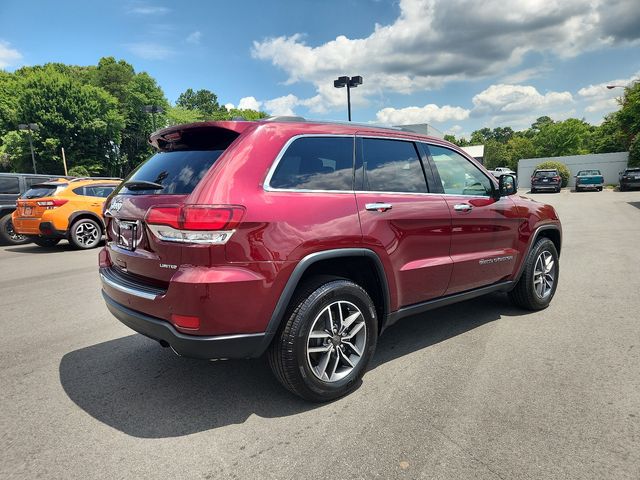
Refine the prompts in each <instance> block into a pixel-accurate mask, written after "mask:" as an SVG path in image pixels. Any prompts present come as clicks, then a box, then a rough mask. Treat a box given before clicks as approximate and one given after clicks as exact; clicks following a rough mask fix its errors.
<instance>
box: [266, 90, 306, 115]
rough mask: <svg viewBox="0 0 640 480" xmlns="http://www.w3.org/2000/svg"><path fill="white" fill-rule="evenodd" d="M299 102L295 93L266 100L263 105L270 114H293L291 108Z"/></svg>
mask: <svg viewBox="0 0 640 480" xmlns="http://www.w3.org/2000/svg"><path fill="white" fill-rule="evenodd" d="M299 104H300V100H299V99H298V97H296V96H295V95H292V94H289V95H285V96H283V97H278V98H274V99H271V100H266V101H265V102H264V107H265V109H266V111H267V113H269V114H271V115H276V116H277V115H295V112H294V111H293V108H294V107H295V106H297V105H299Z"/></svg>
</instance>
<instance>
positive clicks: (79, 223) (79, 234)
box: [69, 218, 102, 250]
mask: <svg viewBox="0 0 640 480" xmlns="http://www.w3.org/2000/svg"><path fill="white" fill-rule="evenodd" d="M101 238H102V227H101V226H100V225H99V224H98V222H96V221H95V220H93V219H91V218H81V219H80V220H76V221H75V222H74V223H73V225H71V228H70V229H69V243H71V245H72V246H73V247H74V248H78V249H82V250H86V249H89V248H94V247H97V246H98V243H100V239H101Z"/></svg>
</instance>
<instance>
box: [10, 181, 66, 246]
mask: <svg viewBox="0 0 640 480" xmlns="http://www.w3.org/2000/svg"><path fill="white" fill-rule="evenodd" d="M54 178H58V177H55V176H52V175H34V174H31V173H0V244H3V243H4V244H9V245H20V244H23V243H27V242H29V241H30V240H29V239H28V238H27V237H25V236H24V235H20V234H19V233H16V231H15V230H14V228H13V222H12V221H11V214H12V213H13V212H14V211H15V209H16V200H17V199H18V197H19V196H20V195H22V194H23V193H24V192H26V191H27V190H29V189H30V188H31V186H32V185H34V184H36V183H41V182H46V181H47V180H52V179H54Z"/></svg>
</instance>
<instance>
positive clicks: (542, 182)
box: [531, 169, 562, 193]
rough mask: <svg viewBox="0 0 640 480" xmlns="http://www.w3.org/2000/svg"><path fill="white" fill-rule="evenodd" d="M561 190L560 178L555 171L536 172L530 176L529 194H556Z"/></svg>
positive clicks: (558, 173)
mask: <svg viewBox="0 0 640 480" xmlns="http://www.w3.org/2000/svg"><path fill="white" fill-rule="evenodd" d="M561 189H562V177H561V176H560V172H558V170H556V169H545V170H536V171H534V172H533V175H532V176H531V193H535V192H538V191H540V190H543V191H544V190H547V191H549V190H550V191H552V192H556V193H558V192H559V191H560V190H561Z"/></svg>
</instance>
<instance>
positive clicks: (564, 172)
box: [536, 161, 571, 187]
mask: <svg viewBox="0 0 640 480" xmlns="http://www.w3.org/2000/svg"><path fill="white" fill-rule="evenodd" d="M550 168H555V169H557V170H558V172H560V176H561V177H562V186H563V187H566V186H567V184H568V183H569V177H571V172H570V171H569V169H568V168H567V166H566V165H565V164H564V163H562V162H552V161H549V162H542V163H541V164H539V165H538V166H537V167H536V170H546V169H550Z"/></svg>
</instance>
